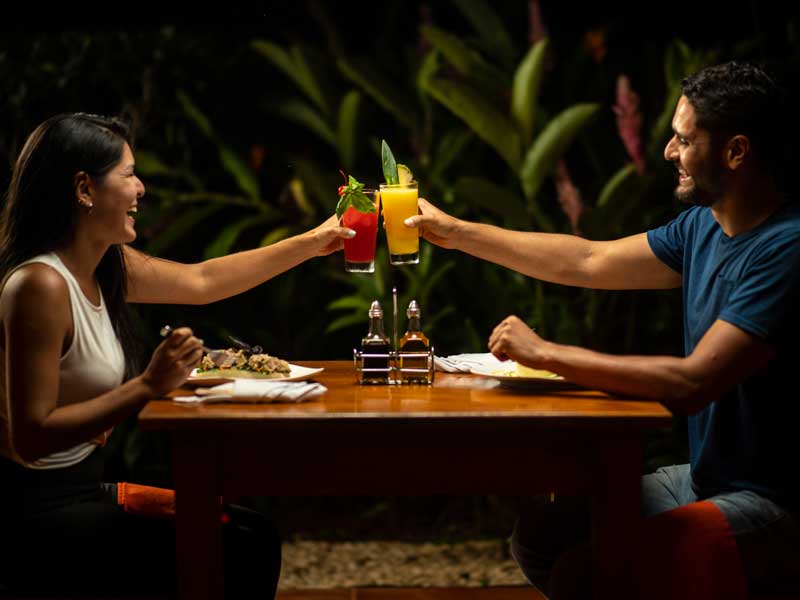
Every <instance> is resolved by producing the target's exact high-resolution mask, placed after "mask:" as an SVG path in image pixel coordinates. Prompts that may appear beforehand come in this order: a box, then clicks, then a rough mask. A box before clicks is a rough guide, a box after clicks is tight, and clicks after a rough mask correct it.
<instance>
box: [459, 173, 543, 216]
mask: <svg viewBox="0 0 800 600" xmlns="http://www.w3.org/2000/svg"><path fill="white" fill-rule="evenodd" d="M454 192H455V197H456V202H458V203H460V204H461V203H464V202H466V203H469V204H471V205H473V206H477V207H480V208H482V209H485V210H488V211H491V212H493V213H494V214H496V215H500V216H501V217H502V218H503V219H504V220H505V222H506V224H507V225H509V226H515V227H525V228H527V227H529V226H530V222H529V220H528V213H527V212H526V211H525V205H524V201H523V199H522V198H520V197H519V196H517V195H515V194H514V193H513V192H512V191H511V190H509V189H508V188H507V187H502V186H499V185H497V184H495V183H492V182H491V181H489V180H488V179H484V178H483V177H469V176H468V177H461V178H459V179H458V180H457V181H456V184H455V186H454Z"/></svg>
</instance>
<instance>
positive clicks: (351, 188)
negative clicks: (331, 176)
mask: <svg viewBox="0 0 800 600" xmlns="http://www.w3.org/2000/svg"><path fill="white" fill-rule="evenodd" d="M341 190H342V193H341V194H340V195H339V202H338V203H337V204H336V218H338V219H341V218H342V215H343V214H344V213H345V211H346V210H347V209H348V207H350V206H352V207H353V208H355V209H356V210H357V211H358V212H362V213H374V212H375V210H376V209H375V202H374V201H373V200H371V199H370V198H369V196H367V195H366V194H365V193H364V184H363V183H361V182H359V181H358V180H357V179H356V178H355V177H353V176H352V175H350V176H349V177H348V180H347V185H344V186H342V188H341Z"/></svg>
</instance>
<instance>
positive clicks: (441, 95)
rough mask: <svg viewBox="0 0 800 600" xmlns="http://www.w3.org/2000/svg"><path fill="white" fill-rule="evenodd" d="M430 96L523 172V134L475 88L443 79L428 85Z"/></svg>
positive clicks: (433, 80)
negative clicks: (521, 166) (520, 163)
mask: <svg viewBox="0 0 800 600" xmlns="http://www.w3.org/2000/svg"><path fill="white" fill-rule="evenodd" d="M425 86H426V88H427V90H428V93H430V94H431V96H433V97H434V98H435V99H436V100H438V101H439V102H441V103H442V104H443V105H444V106H445V107H446V108H448V109H449V110H450V111H451V112H452V113H453V114H455V115H456V116H457V117H459V118H461V119H462V120H463V121H464V122H465V123H466V124H467V125H469V126H470V127H471V128H472V129H473V131H475V133H476V134H478V137H480V138H481V139H482V140H483V141H485V142H486V143H488V144H489V145H490V146H491V147H492V148H494V149H495V150H496V151H497V153H498V154H500V156H502V157H503V159H504V160H505V161H506V162H507V163H508V164H509V166H511V168H513V169H514V170H516V169H518V168H519V160H520V143H519V134H518V133H517V132H516V130H515V129H514V126H513V125H512V124H511V121H510V120H509V119H507V118H506V117H505V116H504V115H503V114H502V113H501V112H500V111H499V110H497V109H496V108H495V107H494V106H492V104H491V103H490V102H489V101H488V100H487V99H486V98H484V97H483V96H481V95H480V94H479V93H478V92H476V91H475V90H473V89H472V88H470V87H468V86H466V85H464V84H463V83H458V82H455V81H449V80H446V79H441V78H431V79H429V80H428V81H427V82H426V84H425Z"/></svg>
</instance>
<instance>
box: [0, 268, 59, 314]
mask: <svg viewBox="0 0 800 600" xmlns="http://www.w3.org/2000/svg"><path fill="white" fill-rule="evenodd" d="M68 298H69V287H68V286H67V282H66V280H65V279H64V276H63V275H61V274H60V273H59V272H58V271H56V270H55V269H54V268H53V267H51V266H49V265H47V264H45V263H39V262H35V263H29V264H26V265H23V266H21V267H19V268H18V269H17V270H15V271H14V272H13V273H12V274H11V275H10V276H9V278H8V279H7V280H6V283H5V285H4V286H3V291H2V302H3V304H4V305H6V306H8V305H9V304H12V305H14V304H17V303H34V304H36V305H37V306H42V305H45V306H48V308H50V309H52V307H53V304H51V303H55V302H58V303H59V305H63V303H64V301H65V300H66V299H68Z"/></svg>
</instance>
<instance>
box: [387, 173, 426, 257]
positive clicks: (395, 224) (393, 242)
mask: <svg viewBox="0 0 800 600" xmlns="http://www.w3.org/2000/svg"><path fill="white" fill-rule="evenodd" d="M380 190H381V206H382V210H383V222H384V224H385V225H386V240H387V242H388V243H389V262H390V263H392V264H393V265H415V264H417V263H418V262H419V227H406V226H405V225H404V224H403V221H405V220H406V219H407V218H408V217H411V216H413V215H416V214H418V212H419V209H418V207H417V193H418V192H417V182H416V181H412V182H410V183H400V184H394V185H390V184H387V183H382V184H380Z"/></svg>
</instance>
